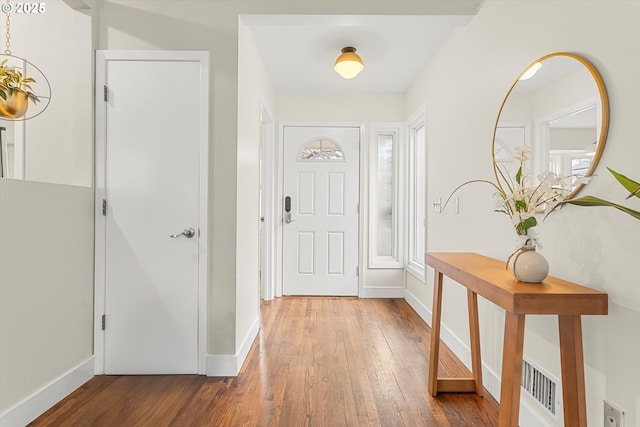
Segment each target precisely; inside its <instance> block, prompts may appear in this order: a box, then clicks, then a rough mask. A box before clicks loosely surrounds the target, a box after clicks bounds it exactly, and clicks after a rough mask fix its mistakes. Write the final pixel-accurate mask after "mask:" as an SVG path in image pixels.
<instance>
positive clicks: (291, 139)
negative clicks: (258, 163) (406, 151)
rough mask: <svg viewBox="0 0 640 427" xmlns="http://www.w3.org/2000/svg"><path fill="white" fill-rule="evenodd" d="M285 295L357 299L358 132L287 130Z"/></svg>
mask: <svg viewBox="0 0 640 427" xmlns="http://www.w3.org/2000/svg"><path fill="white" fill-rule="evenodd" d="M283 141H284V142H283V146H284V147H283V148H284V150H283V152H284V163H283V165H284V186H283V191H284V193H283V194H284V205H285V206H284V219H283V220H284V223H283V242H282V245H283V267H282V268H283V277H282V280H283V293H284V294H285V295H338V296H340V295H342V296H346V295H358V277H357V275H358V204H359V188H360V185H359V168H360V154H359V152H360V128H357V127H321V126H318V127H304V126H285V127H284V136H283Z"/></svg>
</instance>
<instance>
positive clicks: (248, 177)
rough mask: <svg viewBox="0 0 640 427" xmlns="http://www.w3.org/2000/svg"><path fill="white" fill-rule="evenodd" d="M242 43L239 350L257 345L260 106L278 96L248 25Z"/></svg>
mask: <svg viewBox="0 0 640 427" xmlns="http://www.w3.org/2000/svg"><path fill="white" fill-rule="evenodd" d="M238 46H239V52H238V170H237V194H238V196H237V203H238V206H237V209H238V210H237V221H238V224H242V226H241V227H238V228H237V231H236V236H237V237H236V239H237V248H236V351H242V350H243V347H244V350H248V349H247V347H248V346H251V343H252V342H253V338H254V337H255V334H256V333H257V331H258V330H257V328H258V325H259V320H260V293H259V289H260V277H259V274H258V266H259V265H260V259H259V257H260V239H259V232H260V189H259V182H260V140H261V120H260V108H261V103H264V104H265V106H266V107H267V108H268V109H269V110H270V111H273V108H274V107H273V102H274V101H273V100H274V94H273V89H272V87H271V82H270V81H269V77H268V76H267V71H266V69H265V68H264V64H263V63H262V58H261V57H260V53H259V52H258V50H257V47H256V44H255V40H254V38H253V34H252V33H251V31H250V29H249V28H248V27H246V26H245V25H243V24H242V23H240V25H239V27H238ZM274 148H275V147H274ZM273 157H275V156H273Z"/></svg>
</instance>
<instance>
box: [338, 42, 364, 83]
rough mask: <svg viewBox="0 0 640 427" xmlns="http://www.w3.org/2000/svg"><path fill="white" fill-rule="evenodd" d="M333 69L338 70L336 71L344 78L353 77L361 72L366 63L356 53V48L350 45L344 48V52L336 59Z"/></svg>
mask: <svg viewBox="0 0 640 427" xmlns="http://www.w3.org/2000/svg"><path fill="white" fill-rule="evenodd" d="M333 69H334V70H336V73H338V74H340V76H341V77H342V78H344V79H352V78H354V77H355V76H357V75H358V74H360V71H362V70H364V64H363V63H362V59H361V58H360V57H359V56H358V55H357V54H356V48H355V47H350V46H348V47H344V48H342V54H341V55H340V56H338V59H336V64H335V65H334V66H333Z"/></svg>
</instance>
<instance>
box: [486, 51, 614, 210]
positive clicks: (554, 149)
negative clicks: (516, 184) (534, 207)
mask: <svg viewBox="0 0 640 427" xmlns="http://www.w3.org/2000/svg"><path fill="white" fill-rule="evenodd" d="M536 64H540V65H536ZM534 65H535V67H534ZM534 68H537V71H535V72H533V71H532V70H534ZM528 74H530V75H528ZM525 77H526V78H525ZM608 123H609V107H608V100H607V94H606V91H605V88H604V84H603V82H602V79H601V78H600V76H599V74H598V72H597V71H596V70H595V68H594V67H593V66H592V65H591V64H590V63H589V62H587V61H586V60H585V59H583V58H581V57H579V56H577V55H574V54H571V53H555V54H551V55H547V56H545V57H543V58H540V59H538V60H537V61H535V62H534V63H533V64H532V65H530V66H529V67H527V68H526V69H525V71H523V73H522V74H521V75H520V77H519V78H518V79H517V80H516V81H515V83H513V85H512V87H511V89H510V91H509V93H508V94H507V96H506V98H505V100H504V102H503V104H502V108H501V109H500V114H499V116H498V120H497V123H496V129H495V134H494V145H493V155H494V159H495V161H496V162H497V163H498V164H500V165H502V166H503V167H504V168H505V169H506V171H508V172H509V173H513V172H515V170H514V169H515V168H517V167H518V165H517V163H516V162H512V161H511V156H512V153H513V152H514V151H515V149H516V147H518V146H521V145H523V144H524V145H528V146H529V147H530V152H531V156H532V162H531V168H532V170H531V171H528V172H529V173H531V175H532V176H533V177H534V179H535V177H536V176H538V175H540V174H542V173H544V172H546V171H551V172H554V173H556V174H557V175H558V176H561V177H567V178H566V179H564V180H563V181H562V184H561V185H562V186H563V188H564V189H565V190H566V191H567V193H568V195H567V198H571V197H573V196H574V195H575V194H577V192H578V191H579V190H580V188H581V186H582V185H581V184H578V183H577V182H576V177H579V176H591V175H592V174H593V172H594V170H595V167H596V165H597V163H598V160H599V159H600V156H601V153H602V150H603V149H604V144H605V140H606V136H607V130H608Z"/></svg>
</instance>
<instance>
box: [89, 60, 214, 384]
mask: <svg viewBox="0 0 640 427" xmlns="http://www.w3.org/2000/svg"><path fill="white" fill-rule="evenodd" d="M142 56H143V57H144V55H142ZM105 68H106V69H105V74H104V78H105V82H104V85H106V87H107V89H106V91H107V94H108V97H107V101H106V102H105V111H104V115H105V117H104V119H105V125H104V128H105V134H106V137H105V147H104V155H105V164H106V167H105V181H104V198H105V200H106V205H105V206H106V208H105V210H104V214H105V216H104V231H105V235H104V272H105V279H104V280H105V285H104V286H105V296H104V300H105V304H104V306H105V319H104V354H105V356H104V372H105V373H106V374H187V373H192V374H193V373H198V370H199V347H198V346H199V271H200V268H199V267H200V266H199V262H200V259H201V256H200V255H201V251H202V250H203V248H202V246H201V245H202V244H203V242H202V241H201V240H200V233H199V231H200V224H201V222H200V219H201V218H200V217H199V215H200V203H201V200H200V179H201V174H200V168H201V165H200V154H201V153H200V147H201V139H202V138H203V137H205V135H206V131H205V132H204V135H203V129H206V123H205V124H203V120H204V121H205V122H206V112H205V114H203V111H202V109H203V108H205V109H206V106H203V104H202V102H200V100H201V93H202V91H203V90H205V91H206V90H207V89H206V83H205V84H204V86H205V87H203V83H202V81H201V73H202V63H201V62H200V61H198V60H157V59H156V60H146V59H140V60H136V59H135V58H132V59H128V60H109V59H107V61H106V64H105ZM177 76H179V78H178V77H177ZM178 80H179V84H174V83H176V82H177V81H178ZM98 83H101V82H98ZM101 101H102V100H100V101H99V102H101ZM204 203H206V200H205V201H204Z"/></svg>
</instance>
